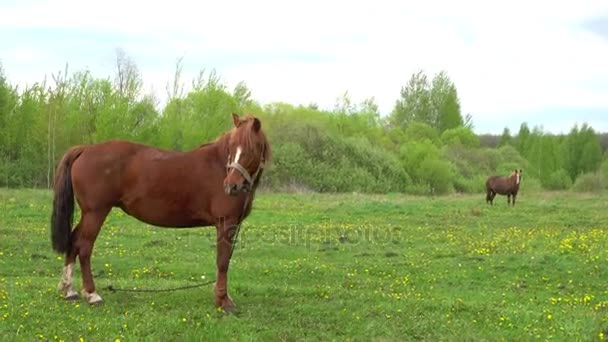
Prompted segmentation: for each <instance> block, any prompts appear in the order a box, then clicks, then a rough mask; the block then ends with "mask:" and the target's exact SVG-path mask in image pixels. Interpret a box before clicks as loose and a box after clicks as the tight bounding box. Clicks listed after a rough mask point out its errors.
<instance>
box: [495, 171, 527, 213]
mask: <svg viewBox="0 0 608 342" xmlns="http://www.w3.org/2000/svg"><path fill="white" fill-rule="evenodd" d="M521 175H522V170H519V171H517V169H515V170H514V171H513V172H512V173H511V176H509V177H501V176H491V177H489V178H488V180H487V181H486V203H490V204H494V203H493V201H494V197H495V196H496V194H500V195H507V204H511V203H512V205H513V206H515V198H516V197H517V192H518V191H519V184H520V183H521ZM511 196H513V202H511Z"/></svg>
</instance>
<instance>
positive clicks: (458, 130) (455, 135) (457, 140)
mask: <svg viewBox="0 0 608 342" xmlns="http://www.w3.org/2000/svg"><path fill="white" fill-rule="evenodd" d="M441 141H442V142H443V143H444V144H445V145H448V146H452V145H461V146H464V147H468V148H475V147H479V138H478V137H477V136H476V135H475V133H474V132H473V131H472V130H471V129H470V128H467V127H462V126H459V127H455V128H450V129H448V130H446V131H445V132H443V134H441Z"/></svg>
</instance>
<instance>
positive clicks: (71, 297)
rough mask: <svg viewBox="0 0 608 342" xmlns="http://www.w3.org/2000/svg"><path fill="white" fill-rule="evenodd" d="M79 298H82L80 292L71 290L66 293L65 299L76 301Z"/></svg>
mask: <svg viewBox="0 0 608 342" xmlns="http://www.w3.org/2000/svg"><path fill="white" fill-rule="evenodd" d="M79 298H80V296H79V295H78V292H76V291H74V290H69V291H68V292H67V293H66V294H65V300H67V301H74V300H78V299H79Z"/></svg>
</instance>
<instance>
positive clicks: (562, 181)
mask: <svg viewBox="0 0 608 342" xmlns="http://www.w3.org/2000/svg"><path fill="white" fill-rule="evenodd" d="M571 186H572V179H570V175H569V174H568V171H566V170H564V169H559V170H557V171H555V172H553V173H552V174H551V175H550V176H549V178H548V179H547V180H546V181H545V184H544V187H545V188H546V189H549V190H566V189H569V188H570V187H571Z"/></svg>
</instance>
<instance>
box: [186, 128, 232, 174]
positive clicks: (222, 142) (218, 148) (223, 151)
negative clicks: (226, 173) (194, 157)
mask: <svg viewBox="0 0 608 342" xmlns="http://www.w3.org/2000/svg"><path fill="white" fill-rule="evenodd" d="M193 153H195V154H198V155H200V158H201V159H207V160H216V161H217V162H218V165H221V166H222V167H223V166H224V165H226V163H227V162H228V141H227V140H226V139H225V137H223V136H222V137H220V138H218V139H217V140H216V141H214V142H211V143H208V144H205V145H201V146H200V147H199V148H197V149H195V150H194V151H193Z"/></svg>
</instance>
